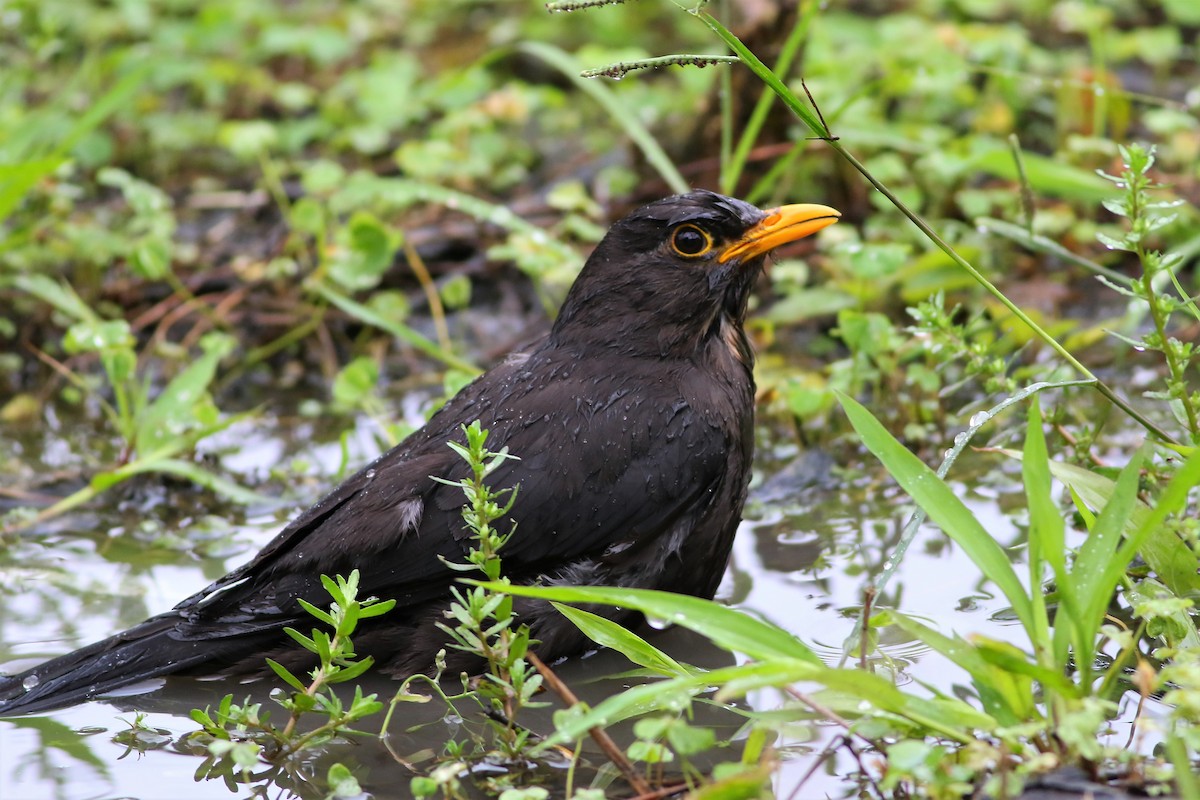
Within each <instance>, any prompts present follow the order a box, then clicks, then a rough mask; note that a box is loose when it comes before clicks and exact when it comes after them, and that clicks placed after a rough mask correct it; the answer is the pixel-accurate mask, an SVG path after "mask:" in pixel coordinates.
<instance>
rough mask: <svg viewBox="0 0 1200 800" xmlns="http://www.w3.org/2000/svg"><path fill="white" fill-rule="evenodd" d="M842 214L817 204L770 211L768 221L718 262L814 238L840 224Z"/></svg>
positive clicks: (738, 241) (728, 249)
mask: <svg viewBox="0 0 1200 800" xmlns="http://www.w3.org/2000/svg"><path fill="white" fill-rule="evenodd" d="M841 216H842V215H841V212H839V211H836V210H835V209H832V208H830V207H829V206H822V205H817V204H816V203H796V204H794V205H790V206H780V207H779V208H773V209H771V210H769V211H768V212H767V218H766V219H764V220H763V221H762V222H760V223H758V224H757V225H755V226H754V227H753V228H751V229H750V230H748V231H746V232H745V233H744V234H742V236H741V238H739V239H736V240H734V241H733V242H730V243H729V245H728V246H726V248H725V249H724V250H723V251H721V255H720V256H718V257H717V260H718V261H720V262H721V263H722V264H724V263H725V262H726V261H729V260H731V259H734V258H737V259H740V260H742V261H746V260H749V259H751V258H754V257H755V256H761V255H762V254H764V253H767V252H770V251H771V250H774V249H775V248H776V247H779V245H781V244H787V243H788V242H794V241H796V240H797V239H803V238H804V237H805V236H811V235H813V234H814V233H816V232H817V231H819V230H821V229H822V228H828V227H829V226H830V225H832V224H833V223H835V222H837V221H838V218H839V217H841Z"/></svg>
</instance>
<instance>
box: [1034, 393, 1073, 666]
mask: <svg viewBox="0 0 1200 800" xmlns="http://www.w3.org/2000/svg"><path fill="white" fill-rule="evenodd" d="M1021 472H1022V476H1023V478H1024V481H1025V500H1026V502H1027V503H1028V505H1029V586H1030V593H1031V599H1032V601H1033V612H1034V620H1035V622H1036V624H1037V628H1036V630H1035V631H1031V632H1030V633H1031V636H1030V639H1031V641H1032V643H1033V647H1034V652H1036V653H1037V654H1038V662H1039V663H1041V664H1043V665H1046V664H1066V659H1067V650H1068V643H1069V641H1070V634H1071V633H1073V632H1076V629H1075V620H1076V619H1077V618H1078V607H1077V606H1076V604H1075V592H1074V589H1073V584H1072V583H1071V582H1070V580H1069V576H1068V574H1067V552H1066V550H1067V545H1066V525H1065V524H1064V523H1063V518H1062V514H1061V513H1060V512H1059V510H1058V508H1057V507H1056V506H1055V504H1054V500H1053V499H1052V498H1051V497H1050V455H1049V453H1048V452H1047V450H1046V437H1045V435H1044V434H1043V433H1042V407H1041V402H1040V401H1039V400H1038V398H1037V397H1036V396H1035V397H1034V398H1033V399H1032V401H1031V402H1030V404H1029V422H1028V425H1027V426H1026V430H1025V453H1024V458H1022V459H1021ZM1045 565H1049V567H1050V570H1051V573H1052V574H1053V575H1054V581H1055V584H1056V585H1057V586H1058V592H1059V597H1060V598H1061V603H1060V608H1059V611H1058V615H1057V617H1056V618H1055V631H1054V633H1053V635H1052V634H1051V632H1050V619H1049V615H1048V614H1047V611H1046V599H1045V596H1044V595H1043V594H1042V592H1041V591H1039V588H1040V587H1041V585H1042V582H1043V581H1044V580H1045V575H1044V569H1043V567H1044V566H1045ZM1077 644H1078V642H1077Z"/></svg>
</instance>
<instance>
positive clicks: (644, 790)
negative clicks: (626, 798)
mask: <svg viewBox="0 0 1200 800" xmlns="http://www.w3.org/2000/svg"><path fill="white" fill-rule="evenodd" d="M525 658H526V659H527V660H528V661H529V663H530V664H533V666H534V667H535V668H536V669H537V671H538V672H539V673H540V674H541V676H542V678H543V679H544V680H545V681H546V685H547V686H549V687H550V690H551V691H553V692H554V693H555V694H556V695H558V696H559V697H561V698H562V701H563V702H564V703H566V704H567V705H569V706H573V705H576V704H577V703H579V698H578V697H576V696H575V693H574V692H572V691H571V688H570V687H569V686H567V685H566V684H565V683H563V682H562V679H561V678H559V677H558V675H556V674H554V671H553V670H551V669H550V668H549V667H547V666H546V664H545V662H543V661H542V660H541V659H540V658H538V657H537V656H536V655H535V654H533V653H526V654H525ZM588 734H590V735H591V737H592V739H593V740H594V741H595V742H596V744H597V745H599V747H600V749H601V750H603V751H604V755H606V756H608V760H609V761H611V762H612V763H613V764H614V765H615V766H616V767H617V769H619V770H620V771H621V774H622V775H624V776H625V780H627V781H629V785H630V786H632V787H633V791H635V792H636V793H637V796H638V797H639V798H650V797H663V796H665V795H658V794H654V792H655V790H654V789H651V788H650V784H648V783H646V781H645V779H643V778H642V776H641V775H639V774H638V772H637V770H635V769H634V768H633V764H631V763H630V761H629V759H628V758H626V757H625V754H624V753H623V752H621V748H620V747H617V743H616V742H614V741H613V740H612V737H611V736H609V735H608V734H607V733H606V732H605V731H604V729H603V728H601V727H600V726H598V725H597V726H596V727H594V728H591V729H589V730H588Z"/></svg>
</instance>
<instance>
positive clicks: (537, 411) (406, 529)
mask: <svg viewBox="0 0 1200 800" xmlns="http://www.w3.org/2000/svg"><path fill="white" fill-rule="evenodd" d="M581 372H582V371H581ZM537 375H538V377H537V379H530V378H529V377H528V375H527V374H526V371H525V370H523V369H522V367H521V365H520V364H515V365H505V366H502V367H499V368H497V369H496V370H493V371H492V372H489V373H488V374H487V375H485V376H483V377H482V378H480V379H479V380H478V381H477V382H476V384H474V385H472V387H470V388H469V389H468V390H466V391H464V393H462V394H460V395H459V396H458V397H456V398H455V399H454V401H453V402H452V403H451V404H448V405H447V406H446V407H445V408H444V409H443V410H442V411H441V412H439V413H438V414H437V415H435V417H434V418H433V419H431V420H430V423H429V424H428V425H427V426H426V428H425V429H423V430H422V431H420V432H418V434H416V435H415V437H416V438H414V439H410V440H408V441H406V442H405V443H402V444H401V445H400V446H399V447H398V448H396V449H395V450H394V451H392V452H390V453H388V454H385V455H384V456H382V457H380V458H379V459H377V460H376V461H375V462H373V463H372V464H371V465H369V466H368V467H367V468H365V469H363V470H362V471H360V472H359V473H357V474H356V475H354V476H352V477H351V478H349V479H347V481H346V482H345V483H343V484H341V485H340V486H339V487H338V488H336V489H335V490H334V491H333V492H332V493H330V495H329V496H328V497H326V498H325V499H323V500H322V501H320V502H319V503H317V504H316V505H314V506H313V507H312V508H310V509H309V510H307V511H306V512H304V513H303V514H301V515H300V516H299V517H297V518H296V520H295V521H293V522H292V523H291V524H290V525H288V526H287V528H285V529H284V530H283V531H282V532H281V533H280V534H279V535H278V536H277V537H276V538H275V539H274V540H273V541H272V542H271V543H270V544H269V545H267V547H265V548H264V549H263V550H262V551H261V552H260V553H259V555H258V556H257V557H255V559H254V560H252V561H251V562H249V563H248V564H246V565H245V566H243V567H241V568H240V569H238V570H235V571H234V572H232V573H230V574H229V575H228V576H226V577H225V578H223V579H221V580H220V581H218V582H217V583H214V584H213V585H212V586H210V587H208V588H207V589H205V590H204V591H202V592H200V593H199V594H197V595H195V596H193V597H192V598H189V599H188V600H186V601H184V602H183V603H181V604H180V606H178V609H179V610H180V611H181V612H182V613H183V614H184V616H185V618H186V619H188V620H189V621H190V622H191V623H192V627H190V628H185V629H184V630H181V632H180V635H181V636H184V637H187V638H191V637H193V636H194V637H197V638H210V637H213V638H223V637H225V636H228V635H238V634H244V633H247V632H252V631H254V630H260V629H265V628H275V627H279V626H280V625H282V624H290V623H291V622H292V621H294V620H295V619H297V618H300V619H302V618H303V617H304V613H303V612H302V611H301V610H300V609H299V608H298V605H297V603H296V602H295V599H296V598H297V597H300V598H304V599H305V600H307V601H309V602H312V603H315V604H317V605H325V603H326V602H327V598H326V594H325V591H324V589H323V588H322V587H321V584H320V576H321V575H323V574H324V575H335V574H341V575H345V574H348V573H349V572H350V571H351V570H352V569H358V570H359V571H360V573H361V578H362V582H361V593H362V594H363V596H366V595H377V596H380V597H387V598H395V599H396V600H397V602H398V603H399V605H400V606H401V608H403V607H406V606H410V607H411V606H418V605H421V604H424V603H428V602H430V601H432V600H436V599H438V598H440V597H442V596H444V595H445V592H446V587H447V586H448V585H449V584H450V583H451V582H452V581H453V580H454V579H455V578H456V577H458V574H457V573H455V572H454V571H452V570H450V569H449V568H448V567H447V566H446V565H445V563H444V562H443V560H442V559H448V560H451V561H457V562H462V561H464V560H465V555H466V552H467V550H468V549H469V548H470V546H471V542H470V540H469V533H468V532H467V531H466V529H465V527H464V522H463V519H462V515H461V511H462V506H463V504H464V496H463V493H462V491H461V490H460V489H459V488H457V487H455V486H447V485H445V484H442V483H439V482H437V481H435V480H434V477H439V478H444V479H448V480H451V481H457V480H459V479H461V478H463V477H465V476H466V475H467V474H468V468H467V466H466V464H465V462H463V461H462V460H461V458H460V457H459V456H458V455H457V454H455V453H454V452H453V451H452V450H451V449H450V447H448V446H447V444H446V442H447V441H448V440H450V439H453V440H456V441H462V439H463V437H462V434H461V432H459V430H458V429H459V427H460V425H462V424H467V423H469V422H470V421H472V420H474V419H477V418H478V419H481V420H482V422H483V424H484V425H485V427H488V428H489V429H490V431H491V436H490V438H489V441H488V445H489V447H491V448H493V449H498V448H499V447H501V446H504V447H507V448H508V450H509V452H511V453H513V454H514V455H516V456H518V457H519V459H520V460H510V461H506V462H504V463H503V464H502V465H501V466H500V467H499V468H498V469H497V470H495V471H494V472H493V473H492V474H491V475H490V476H489V478H488V484H489V485H490V486H491V487H492V488H493V489H497V490H498V489H505V488H509V487H512V486H518V487H519V488H518V495H517V499H516V502H515V505H514V507H513V510H512V512H511V517H512V518H513V519H515V520H518V521H519V525H518V528H517V532H516V534H515V535H514V536H513V537H512V539H511V540H510V541H509V542H508V544H507V545H506V546H505V548H504V549H503V550H502V551H501V556H502V557H503V558H504V561H505V569H506V572H507V574H509V575H510V576H511V577H513V578H514V579H517V580H520V579H522V578H524V579H528V580H532V579H535V578H536V577H537V574H538V573H540V572H550V571H553V570H555V569H557V568H559V567H561V566H563V565H564V564H566V563H569V562H571V561H572V560H576V559H580V558H596V559H599V558H602V557H603V556H604V554H605V552H606V551H609V550H614V549H615V550H618V551H622V552H623V551H626V550H629V549H631V548H632V549H636V548H637V547H639V546H640V545H641V544H644V543H646V542H649V541H653V540H654V539H655V538H656V537H658V536H659V535H661V534H662V533H663V532H664V531H665V530H667V529H669V528H676V527H678V526H679V525H681V524H682V525H685V526H686V525H688V524H690V523H691V522H694V520H691V519H690V518H689V514H695V513H697V509H700V508H703V506H704V504H705V497H706V495H710V494H711V493H712V492H713V491H714V486H715V484H716V483H717V482H718V481H719V480H720V479H721V476H722V475H723V474H725V470H726V466H727V464H726V462H727V459H728V457H729V453H728V449H729V445H730V442H729V441H727V439H728V437H727V435H726V434H725V433H724V432H723V431H722V426H721V425H720V424H718V421H716V420H714V419H711V418H709V417H706V416H705V415H703V414H699V413H697V412H696V409H695V408H693V407H692V406H691V405H690V404H689V403H688V402H687V401H686V400H685V399H684V398H683V397H672V396H671V394H670V393H669V392H668V393H665V394H660V393H656V392H646V391H645V389H644V384H645V376H638V375H633V374H628V373H626V374H616V373H615V372H611V373H606V374H601V375H596V374H594V373H593V372H591V371H588V373H587V375H586V376H584V375H582V374H581V375H580V377H578V378H576V377H574V375H575V373H572V372H570V371H568V372H567V373H566V374H565V375H561V374H560V375H557V376H552V379H551V380H543V379H544V378H545V377H546V375H545V374H544V371H543V373H537ZM585 381H586V385H584V382H585ZM663 396H665V397H667V400H666V402H663V401H662V400H661V397H663ZM649 397H659V398H660V400H659V401H658V404H657V405H655V406H653V407H650V405H649V404H650V402H651V401H650V400H649V399H648V398H649ZM582 398H599V399H588V400H585V399H582ZM667 465H670V466H667ZM500 527H501V530H505V529H506V527H507V523H506V522H502V523H500Z"/></svg>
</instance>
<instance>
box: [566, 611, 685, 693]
mask: <svg viewBox="0 0 1200 800" xmlns="http://www.w3.org/2000/svg"><path fill="white" fill-rule="evenodd" d="M553 605H554V607H555V608H557V609H558V610H559V612H560V613H561V614H562V615H563V616H564V617H566V618H567V619H569V620H571V622H572V623H574V625H575V627H576V628H579V630H581V631H583V633H584V635H586V636H587V637H588V638H589V639H591V640H592V641H593V642H595V643H596V644H598V645H602V646H604V647H607V648H609V649H612V650H616V651H617V652H618V653H620V654H622V655H623V656H625V657H626V658H628V659H629V660H630V661H632V662H633V663H635V664H638V665H640V666H643V667H646V668H648V669H652V670H654V671H655V672H659V673H661V674H663V675H670V676H675V675H693V674H696V673H697V672H698V670H695V669H692V668H690V667H686V666H684V665H683V664H680V663H679V662H678V661H676V660H675V659H673V658H671V657H670V656H669V655H667V654H666V653H664V652H663V651H662V650H659V649H658V648H657V647H655V646H654V645H652V644H650V643H649V642H647V641H646V640H645V639H643V638H642V637H640V636H638V635H637V634H636V633H633V632H632V631H629V630H626V629H625V628H623V627H622V626H620V625H618V624H617V623H615V622H613V621H612V620H611V619H608V618H607V617H602V616H600V615H599V614H593V613H592V612H590V611H584V610H583V609H582V608H573V607H572V606H568V605H563V604H562V603H554V604H553Z"/></svg>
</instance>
